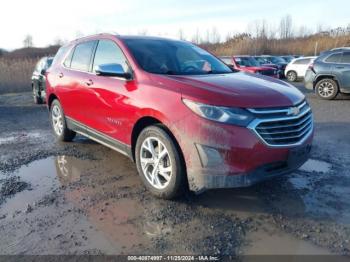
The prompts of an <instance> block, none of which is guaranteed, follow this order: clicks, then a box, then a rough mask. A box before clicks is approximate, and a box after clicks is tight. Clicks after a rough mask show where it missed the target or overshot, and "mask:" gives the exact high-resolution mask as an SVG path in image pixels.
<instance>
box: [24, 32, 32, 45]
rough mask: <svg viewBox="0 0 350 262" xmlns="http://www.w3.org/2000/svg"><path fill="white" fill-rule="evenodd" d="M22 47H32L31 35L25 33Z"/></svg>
mask: <svg viewBox="0 0 350 262" xmlns="http://www.w3.org/2000/svg"><path fill="white" fill-rule="evenodd" d="M23 45H24V47H32V46H33V37H32V36H31V35H29V34H28V35H26V37H25V38H24V40H23Z"/></svg>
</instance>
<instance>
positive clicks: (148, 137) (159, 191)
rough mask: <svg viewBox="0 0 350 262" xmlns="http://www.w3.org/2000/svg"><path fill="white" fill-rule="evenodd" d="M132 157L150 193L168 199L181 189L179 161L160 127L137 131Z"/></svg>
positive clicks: (176, 151)
mask: <svg viewBox="0 0 350 262" xmlns="http://www.w3.org/2000/svg"><path fill="white" fill-rule="evenodd" d="M135 157H136V165H137V169H138V172H139V174H140V176H141V179H142V180H143V182H144V184H145V185H146V187H147V188H148V189H149V190H150V191H151V193H152V194H153V195H155V196H157V197H159V198H164V199H172V198H174V197H176V196H178V195H179V194H180V193H181V192H182V191H183V190H184V189H185V186H184V184H185V182H184V181H185V168H184V163H183V160H182V158H181V157H180V152H179V150H178V148H177V146H176V145H175V143H174V141H173V139H172V138H171V137H170V136H169V134H168V133H167V132H166V131H165V129H164V128H163V126H161V125H157V126H151V127H147V128H145V129H144V130H143V131H142V132H141V134H140V135H139V137H138V139H137V142H136V149H135Z"/></svg>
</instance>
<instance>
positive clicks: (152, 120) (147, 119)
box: [131, 116, 186, 170]
mask: <svg viewBox="0 0 350 262" xmlns="http://www.w3.org/2000/svg"><path fill="white" fill-rule="evenodd" d="M153 125H156V126H160V127H161V128H162V129H163V130H164V131H165V132H167V134H168V135H169V136H170V137H171V138H172V140H173V142H174V144H175V146H176V147H177V149H178V151H179V154H180V157H181V161H183V163H184V166H185V170H186V162H185V157H184V154H183V151H182V149H181V147H180V144H179V142H178V140H177V139H176V137H175V135H174V133H173V132H172V131H171V130H170V128H169V127H168V126H167V125H166V124H165V123H163V122H162V121H161V120H159V119H158V118H156V117H153V116H143V117H141V118H140V119H138V120H137V121H136V123H135V125H134V127H133V130H132V132H131V156H132V159H133V160H134V161H135V148H136V142H137V138H138V137H139V135H140V133H141V132H142V130H143V129H145V128H147V127H149V126H153Z"/></svg>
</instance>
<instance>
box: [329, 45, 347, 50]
mask: <svg viewBox="0 0 350 262" xmlns="http://www.w3.org/2000/svg"><path fill="white" fill-rule="evenodd" d="M344 49H345V50H348V49H350V47H349V46H343V47H336V48H333V49H331V51H335V50H344Z"/></svg>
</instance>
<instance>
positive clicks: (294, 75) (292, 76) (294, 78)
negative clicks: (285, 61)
mask: <svg viewBox="0 0 350 262" xmlns="http://www.w3.org/2000/svg"><path fill="white" fill-rule="evenodd" d="M297 79H298V75H297V73H296V72H295V71H289V72H288V73H287V80H288V81H289V82H295V81H297Z"/></svg>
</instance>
